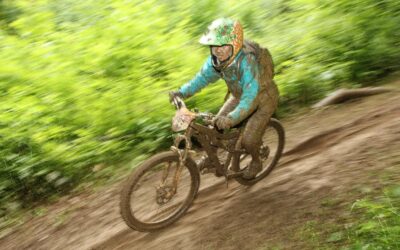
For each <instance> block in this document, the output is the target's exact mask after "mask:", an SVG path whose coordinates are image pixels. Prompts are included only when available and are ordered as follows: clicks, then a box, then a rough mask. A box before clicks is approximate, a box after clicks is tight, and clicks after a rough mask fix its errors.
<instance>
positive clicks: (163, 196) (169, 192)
mask: <svg viewBox="0 0 400 250" xmlns="http://www.w3.org/2000/svg"><path fill="white" fill-rule="evenodd" d="M156 193H157V195H156V201H157V204H158V205H164V204H166V203H168V202H169V201H170V200H171V199H172V197H174V195H175V194H176V192H175V189H174V187H173V186H169V185H166V186H160V187H158V188H157V190H156Z"/></svg>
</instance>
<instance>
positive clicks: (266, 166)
mask: <svg viewBox="0 0 400 250" xmlns="http://www.w3.org/2000/svg"><path fill="white" fill-rule="evenodd" d="M284 146H285V130H284V129H283V126H282V124H281V123H280V122H279V121H278V120H277V119H274V118H271V120H270V122H269V123H268V126H267V128H266V130H265V132H264V135H263V138H262V145H261V147H260V156H261V160H262V165H263V169H262V171H261V172H259V173H258V174H257V175H256V177H255V178H254V179H245V178H243V177H236V178H235V179H236V181H237V182H239V183H240V184H242V185H247V186H251V185H253V184H255V183H257V182H259V181H260V180H262V179H263V178H265V177H266V176H267V175H268V174H269V173H271V171H272V170H273V169H274V167H275V166H276V165H277V164H278V161H279V159H280V157H281V155H282V151H283V148H284ZM249 160H251V156H249V155H243V156H242V157H241V161H240V168H241V170H244V169H245V168H246V165H247V163H248V162H249Z"/></svg>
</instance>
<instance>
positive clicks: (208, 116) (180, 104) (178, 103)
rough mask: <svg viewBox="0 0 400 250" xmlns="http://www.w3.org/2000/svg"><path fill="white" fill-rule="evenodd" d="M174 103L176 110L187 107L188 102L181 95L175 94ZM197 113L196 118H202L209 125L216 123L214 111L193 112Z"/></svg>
mask: <svg viewBox="0 0 400 250" xmlns="http://www.w3.org/2000/svg"><path fill="white" fill-rule="evenodd" d="M172 104H173V105H174V106H175V109H176V110H180V109H182V108H186V104H185V102H184V101H183V99H182V98H181V97H179V96H175V97H174V98H173V100H172ZM193 113H194V114H195V115H196V118H200V119H202V120H203V121H204V123H206V124H207V125H214V124H213V119H214V117H215V115H214V114H212V113H207V112H198V111H196V110H195V111H194V112H193Z"/></svg>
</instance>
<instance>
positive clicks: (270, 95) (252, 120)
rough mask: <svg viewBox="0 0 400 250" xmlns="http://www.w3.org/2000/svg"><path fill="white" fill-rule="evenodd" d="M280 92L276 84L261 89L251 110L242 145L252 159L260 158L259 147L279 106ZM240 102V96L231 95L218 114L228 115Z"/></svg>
mask: <svg viewBox="0 0 400 250" xmlns="http://www.w3.org/2000/svg"><path fill="white" fill-rule="evenodd" d="M278 98H279V93H278V90H277V88H276V85H275V84H274V83H273V86H272V87H271V88H270V89H269V91H268V92H267V91H266V90H265V89H263V90H261V91H260V92H259V94H258V96H257V100H256V101H255V102H254V104H253V105H252V107H250V110H249V116H250V117H249V118H248V120H247V122H246V123H245V125H244V126H245V127H244V131H243V137H242V147H243V148H244V149H245V150H246V151H247V152H248V153H249V154H250V155H251V156H252V161H253V160H256V161H258V160H259V157H260V156H259V147H260V146H261V143H262V136H263V134H264V132H265V129H266V127H267V125H268V122H269V120H270V118H271V116H272V114H273V113H274V112H275V109H276V108H277V106H278ZM238 104H239V98H236V97H234V96H232V95H231V96H230V97H229V99H228V100H227V101H226V102H225V103H224V105H223V106H222V108H221V109H220V111H219V112H218V115H224V116H226V115H228V113H229V112H231V111H232V110H233V109H234V108H235V107H236V106H237V105H238Z"/></svg>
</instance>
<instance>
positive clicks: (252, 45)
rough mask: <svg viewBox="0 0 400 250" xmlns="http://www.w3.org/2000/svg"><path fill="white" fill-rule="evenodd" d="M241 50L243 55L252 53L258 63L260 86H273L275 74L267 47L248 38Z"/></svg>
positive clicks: (238, 65) (239, 61)
mask: <svg viewBox="0 0 400 250" xmlns="http://www.w3.org/2000/svg"><path fill="white" fill-rule="evenodd" d="M242 49H243V52H244V54H245V56H249V55H250V54H252V55H254V57H255V58H256V61H257V63H258V65H259V67H260V68H259V71H260V76H259V79H258V81H259V82H260V83H261V85H262V86H260V87H261V88H265V89H267V90H268V89H269V88H271V87H274V86H272V85H274V82H273V80H272V79H273V78H274V75H275V72H274V63H273V61H272V56H271V53H270V52H269V50H268V49H266V48H263V47H261V46H260V45H259V44H258V43H256V42H253V41H250V40H244V43H243V48H242ZM243 58H244V57H241V58H240V59H239V60H238V61H237V68H239V67H240V64H241V63H242V60H243ZM237 77H238V80H239V81H240V75H239V70H238V76H237ZM229 94H230V92H229V90H228V93H227V94H226V96H225V101H226V100H227V99H228V97H229Z"/></svg>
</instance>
